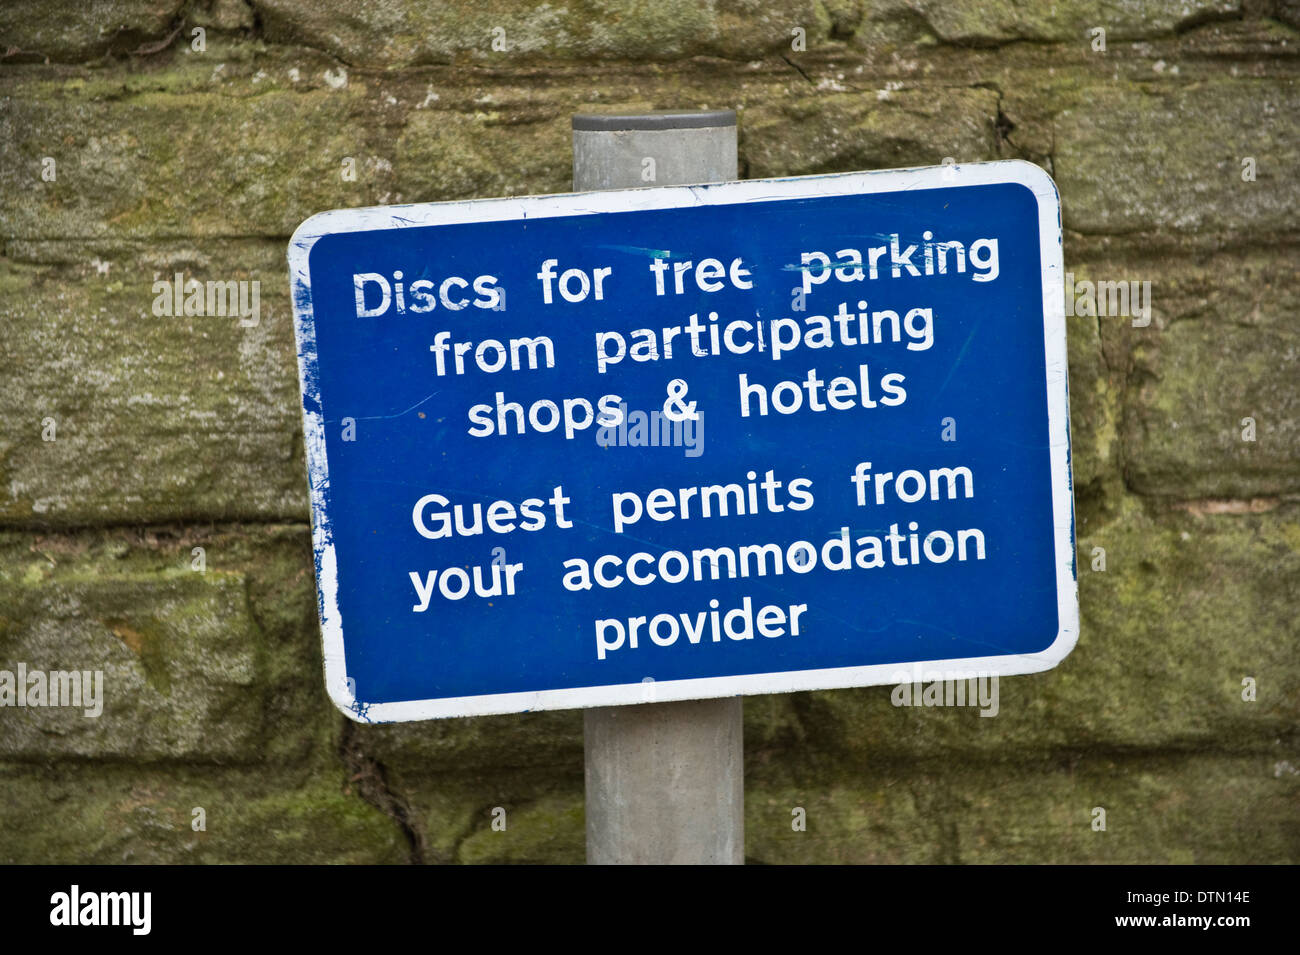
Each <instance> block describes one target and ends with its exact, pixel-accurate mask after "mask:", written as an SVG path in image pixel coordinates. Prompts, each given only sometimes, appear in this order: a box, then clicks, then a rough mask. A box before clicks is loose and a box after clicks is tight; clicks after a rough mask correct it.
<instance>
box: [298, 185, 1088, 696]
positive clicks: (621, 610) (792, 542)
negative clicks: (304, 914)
mask: <svg viewBox="0 0 1300 955" xmlns="http://www.w3.org/2000/svg"><path fill="white" fill-rule="evenodd" d="M289 266H290V275H291V281H292V290H293V300H294V317H295V331H296V335H297V343H298V357H299V370H300V375H301V384H302V395H303V423H304V434H305V439H306V450H307V468H308V482H309V487H310V492H311V504H312V522H313V545H314V549H315V558H316V575H317V593H318V600H319V610H320V617H321V628H322V636H323V646H324V657H325V676H326V685H327V688H328V690H329V693H330V696H331V698H332V699H333V700H334V701H335V703H336V704H337V705H338V706H339V707H340V708H341V709H342V710H343V711H344V712H345V713H347V714H348V715H349V716H350V717H352V718H353V719H357V720H363V721H373V722H383V721H392V720H415V719H430V718H438V717H447V716H465V715H477V714H486V713H504V712H520V711H526V710H541V709H558V708H567V707H583V706H604V705H614V704H620V703H638V702H644V701H647V700H650V699H653V700H659V701H666V700H681V699H696V698H706V697H720V696H732V695H737V694H750V693H775V692H786V691H791V690H807V689H823V688H831V687H849V686H867V685H873V684H887V683H902V682H919V681H920V680H921V679H927V680H928V679H963V678H967V677H971V678H974V677H980V676H999V675H1008V674H1015V673H1029V672H1035V671H1039V670H1045V669H1049V668H1051V667H1053V666H1055V665H1056V664H1057V663H1058V662H1060V660H1062V659H1063V658H1064V657H1065V656H1066V654H1068V653H1069V652H1070V650H1071V649H1072V648H1073V646H1074V643H1075V641H1076V639H1077V635H1078V595H1077V585H1076V567H1075V539H1074V514H1073V501H1072V488H1071V475H1070V445H1069V410H1068V409H1069V405H1068V395H1067V383H1066V341H1065V317H1064V298H1063V272H1062V249H1061V221H1060V203H1059V198H1058V196H1057V192H1056V189H1055V187H1054V185H1053V183H1052V181H1051V179H1050V178H1049V177H1048V176H1047V175H1046V173H1044V172H1043V171H1042V170H1040V169H1039V168H1038V167H1036V166H1033V165H1030V164H1028V163H1022V162H994V163H981V164H974V165H957V166H943V167H937V168H927V169H910V170H896V171H886V172H864V173H847V174H842V175H828V176H808V177H799V178H790V179H774V180H754V181H746V182H731V183H721V184H717V185H705V186H669V187H656V188H648V189H627V190H612V191H607V192H595V193H582V194H573V195H556V196H531V197H523V198H503V199H483V200H474V201H467V202H447V203H430V204H422V205H408V206H392V207H385V208H374V209H350V210H337V211H332V212H326V213H322V214H320V215H316V216H313V217H312V218H310V219H308V220H307V221H306V222H304V223H303V224H302V225H301V226H300V227H299V228H298V230H297V232H296V233H295V234H294V236H293V239H292V242H291V244H290V247H289Z"/></svg>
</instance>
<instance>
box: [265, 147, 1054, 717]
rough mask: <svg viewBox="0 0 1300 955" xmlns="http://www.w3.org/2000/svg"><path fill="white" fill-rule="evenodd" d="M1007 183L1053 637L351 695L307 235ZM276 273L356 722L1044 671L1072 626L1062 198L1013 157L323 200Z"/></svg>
mask: <svg viewBox="0 0 1300 955" xmlns="http://www.w3.org/2000/svg"><path fill="white" fill-rule="evenodd" d="M1008 183H1010V184H1018V185H1022V186H1025V187H1026V188H1027V189H1029V191H1030V192H1032V193H1033V194H1034V198H1035V199H1036V200H1037V204H1038V227H1039V246H1040V253H1041V256H1042V266H1043V332H1044V344H1045V346H1046V359H1047V361H1046V373H1047V417H1048V439H1049V445H1050V463H1051V479H1052V518H1053V524H1054V531H1055V551H1056V595H1057V612H1058V619H1059V621H1060V626H1059V630H1058V632H1057V636H1056V639H1055V641H1053V643H1052V644H1051V645H1050V646H1049V647H1047V648H1046V649H1045V650H1041V651H1039V652H1037V653H1028V654H1002V655H998V656H988V657H967V658H964V659H954V660H932V661H924V662H922V663H912V662H905V663H888V664H873V665H871V666H860V667H835V668H831V669H821V670H795V671H788V672H782V673H750V674H741V675H736V676H718V677H704V678H699V679H691V680H665V681H662V682H653V683H621V684H611V685H608V686H592V687H572V688H569V689H563V690H537V691H529V692H516V693H491V694H483V695H479V696H467V697H446V698H443V699H434V700H410V701H403V702H394V703H372V704H367V703H363V702H358V701H357V700H356V698H355V696H354V693H353V692H352V690H351V688H350V684H349V681H348V676H347V668H346V662H345V658H344V653H343V620H342V617H341V615H340V613H339V607H338V563H337V558H336V555H335V552H334V541H333V534H332V531H331V528H330V523H329V514H328V510H327V499H328V496H329V462H328V460H327V458H326V453H325V422H324V419H323V417H322V416H321V414H320V411H319V409H320V407H321V401H320V390H319V378H318V368H317V351H316V333H315V326H314V315H313V312H312V300H311V286H310V281H309V273H308V260H309V257H310V255H311V250H312V246H314V245H315V244H316V242H317V241H318V240H319V239H321V238H322V237H324V236H326V235H332V234H335V233H340V232H366V231H373V230H381V229H398V228H407V227H418V226H431V225H450V224H463V223H470V222H507V221H514V220H519V219H545V218H552V217H555V216H574V215H595V214H599V213H605V212H630V211H637V210H647V209H671V208H679V207H687V206H707V205H732V204H736V203H754V202H768V201H779V200H786V199H800V198H825V197H830V196H842V195H860V194H885V193H891V192H906V191H911V190H917V189H935V188H951V187H958V186H976V185H995V184H1008ZM288 259H289V277H290V283H291V292H292V295H293V314H294V334H295V336H296V339H297V347H298V373H299V383H300V384H301V386H302V391H303V434H304V438H305V442H306V452H307V479H308V485H309V487H310V491H311V510H312V548H313V551H314V553H315V561H316V584H317V602H318V605H319V611H320V621H321V642H322V647H323V651H324V658H325V686H326V689H327V691H328V693H329V696H330V699H331V700H332V701H333V702H334V705H335V706H337V707H338V708H339V709H340V710H341V711H342V712H343V713H344V714H345V715H346V716H348V717H349V718H351V719H353V720H355V721H357V722H362V723H388V722H402V721H408V720H427V719H441V718H446V717H453V716H486V715H489V714H494V713H525V712H531V711H536V710H560V709H573V708H579V707H588V706H618V705H623V704H632V703H646V702H669V701H673V700H695V699H709V698H716V697H726V696H740V695H750V694H759V693H790V692H794V691H798V690H828V689H838V688H846V687H861V686H881V685H888V684H897V683H901V682H921V681H926V682H928V681H929V680H931V679H962V678H967V677H972V678H973V677H992V676H1012V675H1018V674H1025V673H1038V672H1041V671H1043V670H1050V669H1051V668H1053V667H1055V666H1056V665H1057V664H1058V663H1060V662H1061V661H1062V660H1063V659H1065V657H1066V656H1067V655H1068V654H1069V653H1070V651H1071V650H1073V649H1074V646H1075V643H1076V642H1077V641H1078V637H1079V591H1078V580H1077V566H1076V554H1075V546H1076V545H1075V527H1074V488H1073V480H1072V476H1071V470H1070V431H1069V421H1070V412H1069V407H1070V402H1069V386H1068V381H1067V369H1068V361H1067V354H1066V339H1065V284H1064V262H1063V250H1062V243H1061V202H1060V195H1059V193H1058V192H1057V189H1056V184H1055V183H1054V182H1052V179H1051V177H1050V176H1049V175H1048V174H1047V173H1046V172H1044V171H1043V170H1042V169H1040V168H1039V167H1038V166H1035V165H1034V164H1032V163H1028V162H1023V161H1021V160H1000V161H997V162H987V163H972V164H966V165H945V166H930V167H925V168H919V169H890V170H879V171H873V172H848V173H836V174H832V175H819V176H797V177H791V178H785V179H752V180H745V181H740V182H726V183H717V184H711V185H700V186H654V187H649V188H642V189H612V190H605V191H600V192H584V193H565V194H560V195H547V196H519V197H510V198H501V199H473V200H466V201H462V202H435V203H421V204H414V205H403V206H381V207H373V208H360V209H335V210H331V211H329V212H322V213H319V214H317V215H314V216H312V217H311V218H309V219H307V220H306V221H305V222H303V223H302V225H300V226H299V227H298V228H297V230H296V231H295V232H294V234H293V238H292V239H291V240H290V242H289V252H288Z"/></svg>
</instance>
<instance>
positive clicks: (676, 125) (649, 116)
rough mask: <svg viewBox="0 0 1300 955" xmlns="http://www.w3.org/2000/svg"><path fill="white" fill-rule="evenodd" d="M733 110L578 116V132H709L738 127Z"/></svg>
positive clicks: (575, 126)
mask: <svg viewBox="0 0 1300 955" xmlns="http://www.w3.org/2000/svg"><path fill="white" fill-rule="evenodd" d="M735 125H736V111H735V110H734V109H699V110H682V109H656V110H651V111H649V112H645V113H578V114H576V115H575V116H574V117H573V128H574V129H575V130H599V131H602V132H618V131H622V130H628V129H707V128H710V127H714V126H735Z"/></svg>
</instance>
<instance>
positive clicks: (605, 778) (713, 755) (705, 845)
mask: <svg viewBox="0 0 1300 955" xmlns="http://www.w3.org/2000/svg"><path fill="white" fill-rule="evenodd" d="M737 175H738V166H737V150H736V114H735V112H734V111H732V110H709V111H702V112H672V111H665V112H655V113H634V114H621V115H603V114H579V115H577V116H574V117H573V188H574V189H575V190H577V191H580V192H585V191H587V190H595V189H623V188H629V187H636V186H675V185H684V184H688V183H702V182H725V181H727V180H730V179H735V178H737ZM652 692H653V684H648V685H647V695H649V694H650V693H652ZM650 698H652V697H650ZM742 712H743V711H742V703H741V697H738V696H737V697H729V698H726V699H721V700H690V701H686V702H681V703H638V704H632V705H628V706H606V707H593V708H591V709H588V710H587V711H586V712H585V714H584V737H585V738H584V749H585V753H586V782H587V862H588V863H591V864H593V865H607V864H620V863H622V864H704V865H719V864H722V865H740V864H742V863H743V862H744V860H745V759H744V746H743V743H742V731H741V725H742V724H741V716H742Z"/></svg>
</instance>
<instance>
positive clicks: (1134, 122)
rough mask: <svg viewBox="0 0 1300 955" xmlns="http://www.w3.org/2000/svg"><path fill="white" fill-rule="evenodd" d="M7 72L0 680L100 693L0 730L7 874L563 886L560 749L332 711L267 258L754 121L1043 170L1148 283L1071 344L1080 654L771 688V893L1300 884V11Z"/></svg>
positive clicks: (1175, 9) (915, 157) (156, 27)
mask: <svg viewBox="0 0 1300 955" xmlns="http://www.w3.org/2000/svg"><path fill="white" fill-rule="evenodd" d="M198 28H201V29H202V31H203V33H202V35H201V39H202V42H201V43H200V42H199V40H200V36H199V35H197V34H196V33H195V31H196V29H198ZM1096 28H1101V29H1103V30H1104V31H1105V38H1104V39H1105V42H1104V46H1105V49H1104V50H1102V49H1098V48H1097V47H1098V46H1099V43H1098V40H1099V35H1098V34H1097V33H1096ZM796 30H801V31H803V40H802V42H801V41H800V37H799V36H797V35H796ZM494 39H496V40H498V41H499V42H498V45H501V42H500V41H503V42H504V45H505V46H506V49H505V50H496V49H494V48H493V41H494ZM199 46H202V47H203V49H201V50H200V49H198V47H199ZM799 46H804V47H806V48H805V49H797V47H799ZM0 51H3V52H0V242H2V243H3V257H2V258H0V668H5V667H8V668H12V667H13V666H14V665H16V663H17V662H18V661H25V662H26V664H27V666H28V667H30V668H38V669H39V668H43V669H70V668H78V669H101V670H103V671H104V673H105V678H106V681H107V683H108V686H109V688H110V691H109V692H108V693H107V702H106V705H105V710H104V713H103V716H102V717H101V718H99V719H86V718H84V717H83V716H82V715H81V714H80V713H79V712H77V711H71V710H66V709H43V710H36V709H28V710H16V709H8V708H6V709H0V862H89V861H93V862H100V863H111V862H123V861H132V862H187V861H193V862H271V861H300V862H405V861H416V862H502V861H512V862H577V861H581V860H582V858H583V808H582V799H583V793H582V719H581V714H580V713H579V712H576V711H573V712H558V713H544V714H531V715H523V716H506V717H494V718H480V719H466V720H451V721H440V722H431V723H424V724H407V725H401V726H375V727H368V726H358V725H355V724H352V723H349V722H347V721H346V720H345V719H344V718H343V717H342V716H341V715H339V713H338V712H337V711H336V710H334V708H333V707H332V706H331V704H330V703H329V701H328V700H327V699H326V697H325V694H324V689H323V681H322V675H321V659H320V646H319V630H318V626H317V622H316V611H315V597H314V582H313V578H312V559H311V547H310V539H309V527H308V506H307V494H306V482H305V479H304V462H303V447H302V440H301V430H300V429H301V424H300V416H299V405H300V402H299V397H298V393H297V379H296V366H295V360H294V344H293V332H292V328H291V312H290V304H289V299H288V290H287V272H286V266H285V259H284V253H285V249H286V245H287V241H288V237H289V235H290V233H291V232H292V231H293V229H294V228H295V227H296V226H297V224H298V223H299V222H300V221H301V220H302V219H304V218H306V217H307V216H308V215H310V214H312V213H314V212H318V211H321V210H323V209H329V208H335V207H341V206H359V205H372V204H381V203H396V202H411V201H422V200H440V199H463V198H474V197H487V196H498V195H509V194H524V193H545V192H563V191H567V189H568V187H569V177H570V134H569V117H570V115H571V114H572V113H574V112H577V111H581V110H583V109H587V108H591V107H647V108H668V107H687V108H696V107H700V108H704V107H709V108H717V107H734V108H736V109H737V110H738V111H739V115H740V153H741V167H742V175H744V176H745V177H763V176H778V175H799V174H809V173H819V172H836V171H846V170H857V169H871V168H883V167H897V166H913V165H934V164H938V163H940V162H942V160H943V159H944V158H945V157H953V158H954V159H955V160H956V161H958V162H967V161H977V160H989V159H999V158H1023V159H1027V160H1030V161H1032V162H1035V163H1037V164H1039V165H1041V166H1043V167H1044V168H1045V169H1047V170H1048V171H1049V172H1050V173H1051V174H1052V175H1053V177H1054V178H1055V180H1056V182H1057V184H1058V186H1059V188H1060V191H1061V196H1062V201H1063V208H1064V216H1065V225H1066V245H1065V251H1066V267H1067V270H1070V271H1072V272H1073V273H1074V275H1075V279H1076V281H1083V280H1091V281H1098V280H1100V281H1120V280H1124V281H1128V280H1138V281H1147V282H1150V283H1151V298H1152V305H1153V307H1152V312H1151V321H1150V324H1149V325H1147V326H1145V327H1135V326H1134V324H1133V322H1132V321H1131V320H1130V319H1129V318H1127V317H1122V316H1105V317H1098V316H1095V315H1091V316H1078V317H1072V318H1069V319H1068V320H1067V321H1068V323H1069V325H1068V328H1069V343H1070V389H1071V398H1072V410H1073V415H1072V421H1071V426H1072V429H1073V440H1074V472H1075V479H1076V505H1077V508H1078V518H1079V523H1078V527H1079V559H1080V569H1081V579H1080V590H1081V595H1080V599H1081V607H1082V613H1083V621H1082V636H1081V638H1080V642H1079V645H1078V647H1077V649H1076V650H1075V651H1074V653H1073V654H1072V655H1071V656H1070V657H1069V658H1068V659H1067V660H1066V661H1065V662H1064V663H1063V664H1062V665H1061V666H1060V667H1059V668H1057V669H1056V670H1053V671H1050V672H1047V673H1043V674H1038V675H1033V676H1023V677H1013V678H1008V679H1006V680H1004V681H1003V682H1002V685H1001V703H1000V710H1001V712H1000V714H999V715H998V716H997V717H996V718H994V719H982V718H980V717H979V716H978V714H977V712H976V711H975V710H971V709H967V710H955V709H898V708H895V707H893V706H891V704H890V689H889V688H888V687H877V688H870V689H856V690H840V691H834V692H819V693H798V694H791V695H784V696H771V697H753V698H750V699H748V700H747V701H746V705H745V719H746V725H745V733H746V747H745V751H746V761H747V766H746V785H747V802H746V827H747V856H748V857H749V859H750V860H751V861H753V862H770V863H778V862H816V861H820V862H841V861H843V862H1140V863H1164V862H1178V863H1181V862H1198V863H1246V862H1289V863H1295V862H1300V734H1297V727H1298V726H1300V654H1298V653H1297V649H1300V638H1298V626H1297V610H1298V609H1300V322H1298V321H1297V318H1296V315H1297V312H1298V311H1300V283H1298V282H1297V264H1298V263H1300V225H1298V224H1297V216H1298V214H1300V185H1298V184H1297V183H1298V182H1300V133H1298V128H1300V124H1298V123H1297V118H1298V117H1300V60H1298V59H1297V55H1298V54H1300V5H1298V4H1297V3H1296V2H1295V0H1240V2H1238V0H1184V2H1178V3H1173V2H1160V0H1122V2H1118V3H1116V2H1101V0H1061V2H1054V3H1046V2H1044V3H1041V4H1040V3H1030V4H1020V3H1012V2H1007V0H986V2H977V0H879V2H876V0H819V2H803V0H794V2H790V3H773V2H768V0H712V2H708V0H694V2H692V0H664V2H661V3H656V4H646V3H640V2H633V0H577V2H573V3H541V4H538V3H531V2H504V0H475V2H470V0H450V2H447V3H437V4H434V3H423V2H416V0H384V2H376V3H366V4H352V3H339V2H322V0H248V2H243V0H123V2H118V3H109V2H104V0H80V2H75V3H74V2H66V0H54V2H35V0H10V2H8V3H6V4H5V5H4V6H3V7H0ZM345 159H351V160H353V163H352V165H353V168H354V169H355V172H356V175H355V178H354V179H351V180H349V179H346V178H345V177H344V176H343V175H342V173H341V169H342V166H343V163H344V160H345ZM48 160H52V163H51V162H49V161H48ZM1248 160H1249V161H1248ZM1252 172H1253V175H1251V173H1252ZM51 177H52V178H51ZM175 272H184V273H186V274H187V275H196V276H201V277H205V278H220V279H223V280H229V279H233V280H241V279H256V280H259V281H260V283H261V290H262V300H261V317H260V321H259V322H258V324H257V325H256V326H251V327H244V326H241V324H240V323H239V321H238V320H237V319H233V318H226V319H222V318H193V317H191V318H184V317H177V318H158V317H155V315H154V314H153V313H152V311H151V304H152V301H153V293H152V283H153V282H154V280H155V279H157V278H165V277H169V276H171V275H172V274H173V273H175ZM1246 418H1250V419H1253V422H1254V424H1253V427H1254V435H1253V437H1254V440H1245V439H1244V438H1243V435H1244V434H1245V435H1248V429H1249V427H1251V426H1250V425H1247V424H1245V423H1244V421H1243V419H1246ZM51 438H52V439H53V440H50V439H51ZM199 547H201V548H203V551H202V552H201V553H202V561H203V567H204V569H203V570H202V571H201V572H200V571H196V570H195V569H194V567H195V565H196V561H197V560H198V559H199V558H198V557H197V556H196V552H195V548H199ZM1098 548H1102V549H1104V554H1105V569H1104V570H1099V569H1093V568H1094V567H1096V566H1098V564H1097V555H1098V554H1099V553H1100V552H1099V551H1098V550H1097V549H1098ZM1246 678H1251V679H1252V680H1253V681H1254V684H1255V699H1253V700H1246V699H1243V680H1245V679H1246ZM1247 695H1249V693H1247ZM497 806H501V807H504V808H505V809H506V810H507V814H508V827H507V830H506V831H505V832H496V831H493V830H492V828H491V826H490V822H491V810H492V808H493V807H497ZM197 807H201V808H202V809H203V810H204V815H205V822H206V828H205V829H204V830H202V831H196V830H195V829H194V828H193V826H192V820H193V819H194V817H195V812H194V810H195V809H196V808H197ZM794 807H803V808H805V809H806V812H807V831H806V832H796V831H793V830H792V828H791V824H790V823H791V809H792V808H794ZM1095 807H1103V808H1105V809H1106V813H1107V827H1106V830H1105V831H1096V830H1094V827H1093V825H1092V823H1093V818H1094V814H1093V810H1094V808H1095Z"/></svg>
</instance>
